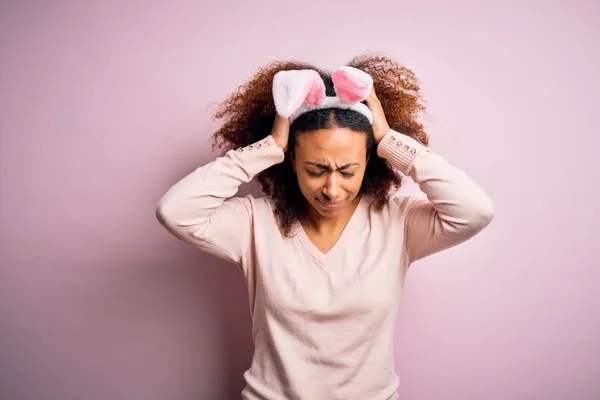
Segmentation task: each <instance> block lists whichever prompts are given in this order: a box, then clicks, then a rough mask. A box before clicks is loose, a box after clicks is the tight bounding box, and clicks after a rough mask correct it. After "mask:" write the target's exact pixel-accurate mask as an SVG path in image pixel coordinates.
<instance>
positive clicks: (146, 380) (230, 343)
mask: <svg viewBox="0 0 600 400" xmlns="http://www.w3.org/2000/svg"><path fill="white" fill-rule="evenodd" d="M325 3H326V4H325ZM417 3H418V4H417ZM488 3H489V2H488ZM495 3H496V4H494V5H481V4H480V2H477V1H461V2H457V1H455V2H454V4H450V3H449V2H444V1H438V2H432V1H420V2H410V3H409V2H400V1H386V2H379V3H372V4H369V5H367V4H366V3H365V4H363V5H362V6H357V5H352V4H353V2H342V1H335V2H333V1H330V2H323V3H320V2H316V1H314V2H310V1H302V2H300V1H297V2H294V3H285V2H283V1H262V2H256V1H255V2H241V1H240V2H238V3H237V4H234V2H231V1H223V0H221V1H216V2H211V3H204V4H203V2H200V1H197V2H191V1H187V2H179V4H175V3H172V2H168V1H166V0H165V1H126V2H124V1H120V2H116V1H113V2H106V1H89V0H88V1H85V2H75V1H72V2H65V1H53V2H42V1H38V2H34V1H24V2H18V1H4V2H2V3H1V4H2V5H1V9H0V40H1V53H0V54H1V55H0V63H1V69H0V85H1V86H0V132H1V137H0V190H1V196H2V197H1V201H0V242H1V248H0V253H1V256H0V263H1V264H0V398H2V399H6V400H46V399H52V400H107V399H111V400H112V399H114V400H117V399H127V400H130V399H133V400H138V399H139V400H165V399H169V400H180V399H181V400H188V399H189V400H192V399H194V400H197V399H203V400H204V399H234V398H239V392H240V390H241V389H242V385H243V378H242V373H243V372H244V371H245V369H246V368H247V367H248V365H249V361H250V357H251V352H252V347H251V338H250V320H249V311H248V302H247V298H246V293H245V287H244V283H243V281H242V277H241V275H240V274H239V273H238V271H237V270H236V268H235V267H234V266H232V265H228V264H225V263H223V262H220V261H217V260H216V259H214V258H212V257H210V256H206V255H204V254H201V253H200V252H198V251H196V250H194V249H193V248H191V247H188V246H186V245H184V244H183V243H180V242H178V241H177V240H176V239H174V238H173V237H171V236H169V235H168V234H167V232H166V231H165V230H163V228H162V227H160V226H159V224H158V223H157V222H156V220H155V217H154V207H155V205H156V203H157V201H158V199H159V198H160V196H161V195H162V194H163V193H164V192H165V191H166V190H167V189H168V188H169V187H170V185H171V184H173V183H175V182H176V181H177V180H178V179H180V178H181V177H182V176H183V175H185V174H187V173H188V172H191V171H192V170H193V169H194V168H196V167H198V166H200V165H202V164H204V163H206V162H208V161H209V160H210V159H211V158H212V157H213V155H212V154H211V153H210V146H209V137H210V132H211V129H212V128H214V125H212V124H211V121H210V114H211V111H212V109H213V108H212V107H213V104H214V103H215V102H217V101H219V100H221V99H222V98H223V97H224V96H225V95H227V94H228V93H230V92H231V91H232V90H235V89H236V87H237V86H238V85H239V84H241V83H242V82H243V81H245V80H246V79H247V78H249V77H250V76H251V75H252V74H253V73H254V72H255V70H256V69H257V68H258V67H259V66H261V65H263V64H265V63H266V62H269V61H272V60H276V59H289V58H293V59H300V60H305V61H310V62H314V63H317V64H318V65H320V66H323V67H325V68H329V69H332V68H335V67H336V66H338V65H341V64H342V63H344V62H345V61H347V60H348V59H350V58H351V57H352V56H354V55H355V54H359V53H362V52H365V51H368V50H382V51H384V52H386V53H388V54H390V55H392V56H394V57H396V58H397V59H399V60H400V61H401V62H402V63H404V64H405V65H407V66H408V67H410V68H411V69H413V70H414V71H415V72H416V73H417V75H418V76H419V77H420V79H421V82H422V86H423V92H424V95H425V97H426V99H427V100H428V105H429V108H428V114H427V116H426V121H425V123H426V125H427V128H428V131H429V133H430V134H431V137H432V141H431V144H432V147H433V148H434V149H435V150H436V151H438V152H440V153H441V154H443V155H444V156H445V157H446V158H448V159H449V160H450V161H451V162H452V163H454V164H455V165H457V166H459V167H461V168H463V169H465V170H466V171H467V172H468V173H469V175H471V176H472V177H473V178H474V179H475V180H476V181H477V182H478V183H480V184H481V185H482V186H483V187H484V188H485V190H486V191H487V192H488V193H489V195H490V196H491V197H492V199H493V200H494V202H495V205H496V218H495V220H494V222H493V223H492V224H491V225H490V226H489V227H488V228H487V229H486V230H485V231H484V232H483V233H481V234H480V235H479V236H477V237H476V238H474V239H473V240H471V241H469V242H467V243H465V244H463V245H461V246H458V247H456V248H454V249H451V250H448V251H446V252H444V253H440V254H437V255H435V256H432V257H430V258H428V259H426V260H423V261H421V262H419V263H416V264H414V265H413V268H412V269H411V270H410V272H409V275H408V280H407V285H406V288H405V292H404V303H403V307H402V310H401V313H400V316H399V320H398V328H399V329H398V333H397V341H396V351H397V357H396V359H397V369H398V372H399V374H400V375H401V379H402V383H401V387H400V394H401V395H402V398H403V399H417V400H428V399H442V400H445V399H466V400H470V399H485V400H495V399H498V400H500V399H502V400H505V399H544V400H550V399H561V400H562V399H577V400H581V399H598V398H600V382H599V379H600V295H599V290H598V287H599V285H600V269H599V267H600V265H599V264H600V263H599V262H598V258H597V256H596V254H594V253H593V246H594V245H597V240H596V239H595V238H594V237H593V234H594V232H593V229H597V227H598V225H599V223H600V217H599V215H600V213H599V212H598V211H597V207H598V183H599V182H600V179H598V173H599V172H600V171H599V169H600V168H599V166H600V162H599V161H598V156H597V152H598V149H599V145H600V139H599V136H600V134H599V128H598V119H597V113H598V110H599V109H600V100H599V99H600V97H599V93H600V78H599V76H600V73H599V71H600V46H599V45H598V39H599V38H600V28H599V26H600V5H599V3H598V2H594V1H587V2H585V1H574V2H573V1H572V2H570V3H568V2H566V1H563V2H560V3H562V4H558V3H559V2H550V3H548V2H541V1H540V2H538V4H537V5H533V4H530V5H525V4H521V2H520V1H516V0H514V1H502V2H495ZM530 3H531V2H530ZM566 4H569V5H566ZM406 190H414V187H412V188H411V187H407V188H406Z"/></svg>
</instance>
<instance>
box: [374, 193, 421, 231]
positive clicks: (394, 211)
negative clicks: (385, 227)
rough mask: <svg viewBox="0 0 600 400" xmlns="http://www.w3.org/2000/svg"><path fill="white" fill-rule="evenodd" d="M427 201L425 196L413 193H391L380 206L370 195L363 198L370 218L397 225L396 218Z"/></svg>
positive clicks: (400, 217)
mask: <svg viewBox="0 0 600 400" xmlns="http://www.w3.org/2000/svg"><path fill="white" fill-rule="evenodd" d="M428 202H429V201H428V200H427V199H426V198H424V197H422V196H419V195H415V194H404V195H392V196H390V198H389V199H388V200H387V201H386V202H385V203H384V204H383V205H382V206H379V205H378V204H377V201H376V200H375V199H374V198H372V197H367V198H366V199H365V205H366V208H367V212H368V214H369V218H370V219H371V220H378V219H380V220H382V221H383V222H384V223H387V222H391V223H394V224H395V225H397V222H398V219H403V218H404V217H405V216H406V215H407V214H408V213H409V212H410V210H411V209H413V208H415V207H418V206H420V205H423V204H427V203H428Z"/></svg>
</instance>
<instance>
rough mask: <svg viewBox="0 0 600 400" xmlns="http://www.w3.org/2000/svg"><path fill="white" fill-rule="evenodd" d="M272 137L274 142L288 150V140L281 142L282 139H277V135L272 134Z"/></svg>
mask: <svg viewBox="0 0 600 400" xmlns="http://www.w3.org/2000/svg"><path fill="white" fill-rule="evenodd" d="M271 137H272V138H273V142H275V144H276V145H277V146H279V147H281V149H282V150H283V151H284V152H286V151H287V141H286V143H285V144H284V143H281V141H280V140H278V139H277V137H275V135H273V134H271Z"/></svg>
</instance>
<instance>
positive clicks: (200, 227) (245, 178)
mask: <svg viewBox="0 0 600 400" xmlns="http://www.w3.org/2000/svg"><path fill="white" fill-rule="evenodd" d="M283 159H284V152H283V149H282V148H281V147H280V146H278V145H277V143H276V142H275V140H274V139H273V136H270V135H269V136H267V137H266V138H265V139H263V140H261V141H259V142H257V143H254V144H252V145H249V146H247V147H245V148H240V149H237V150H230V151H229V152H227V153H226V154H225V155H224V156H223V157H219V158H217V159H216V160H214V161H213V162H211V163H209V164H207V165H204V166H203V167H200V168H198V169H197V170H195V171H194V172H192V173H191V174H189V175H188V176H186V177H185V178H183V179H182V180H181V181H179V182H177V183H176V184H175V185H174V186H173V187H171V188H170V189H169V191H168V192H167V193H166V194H165V195H164V196H163V197H162V199H161V200H160V202H159V204H158V207H157V209H156V215H157V218H158V220H159V221H160V222H161V223H162V225H163V226H165V228H167V230H169V232H171V233H172V234H173V235H175V236H176V237H178V238H179V239H181V240H183V241H185V242H187V243H189V244H191V245H193V246H195V247H198V248H200V249H202V250H204V251H206V252H208V253H210V254H213V255H215V256H217V257H220V258H222V259H225V260H229V261H233V262H235V263H239V261H240V258H241V257H242V255H243V254H244V252H245V251H246V249H247V247H248V245H249V243H250V240H251V237H250V236H251V227H252V222H253V220H252V218H253V214H254V213H253V210H252V208H253V207H254V201H255V200H254V199H252V198H251V197H245V198H236V197H233V196H235V194H236V193H237V191H238V188H239V187H240V185H241V184H242V183H246V182H249V181H250V180H252V178H254V176H255V175H256V174H258V173H259V172H261V171H263V170H265V169H267V168H269V167H271V166H272V165H275V164H277V163H280V162H282V161H283Z"/></svg>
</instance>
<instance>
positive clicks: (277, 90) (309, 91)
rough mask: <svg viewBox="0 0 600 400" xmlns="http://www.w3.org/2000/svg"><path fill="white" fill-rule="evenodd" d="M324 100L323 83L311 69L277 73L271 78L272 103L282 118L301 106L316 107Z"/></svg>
mask: <svg viewBox="0 0 600 400" xmlns="http://www.w3.org/2000/svg"><path fill="white" fill-rule="evenodd" d="M324 99H325V83H324V82H323V79H321V76H320V75H319V73H318V72H317V71H315V70H312V69H303V70H292V71H279V72H278V73H276V74H275V76H274V77H273V101H274V102H275V109H276V110H277V113H278V114H279V115H281V116H282V117H284V118H288V117H289V116H290V115H292V114H293V113H294V112H296V110H298V108H300V106H302V104H309V105H317V104H320V103H322V102H323V100H324Z"/></svg>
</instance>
